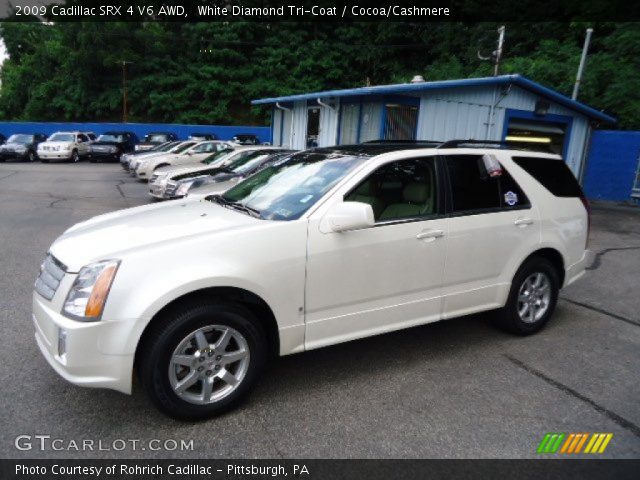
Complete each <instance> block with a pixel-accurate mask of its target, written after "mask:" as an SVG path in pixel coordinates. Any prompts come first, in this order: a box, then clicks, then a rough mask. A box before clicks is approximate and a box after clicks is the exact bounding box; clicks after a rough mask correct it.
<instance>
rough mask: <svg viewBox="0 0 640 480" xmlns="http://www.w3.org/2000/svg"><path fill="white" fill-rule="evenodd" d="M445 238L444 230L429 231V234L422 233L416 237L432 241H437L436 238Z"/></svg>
mask: <svg viewBox="0 0 640 480" xmlns="http://www.w3.org/2000/svg"><path fill="white" fill-rule="evenodd" d="M440 237H444V232H443V231H442V230H429V231H428V232H421V233H419V234H418V235H416V238H417V239H418V240H425V239H431V240H435V239H436V238H440Z"/></svg>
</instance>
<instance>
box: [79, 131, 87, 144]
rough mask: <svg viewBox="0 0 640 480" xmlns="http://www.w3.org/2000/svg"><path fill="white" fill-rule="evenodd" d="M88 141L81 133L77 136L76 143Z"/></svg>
mask: <svg viewBox="0 0 640 480" xmlns="http://www.w3.org/2000/svg"><path fill="white" fill-rule="evenodd" d="M88 141H89V137H87V136H86V135H83V134H82V133H81V134H80V135H78V142H88Z"/></svg>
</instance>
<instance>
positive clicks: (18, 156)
mask: <svg viewBox="0 0 640 480" xmlns="http://www.w3.org/2000/svg"><path fill="white" fill-rule="evenodd" d="M28 156H29V153H28V151H24V152H16V151H13V152H11V151H6V150H5V151H4V152H0V160H2V161H5V160H26V159H27V158H28Z"/></svg>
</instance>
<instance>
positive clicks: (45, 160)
mask: <svg viewBox="0 0 640 480" xmlns="http://www.w3.org/2000/svg"><path fill="white" fill-rule="evenodd" d="M40 163H49V160H47V159H46V158H41V159H40Z"/></svg>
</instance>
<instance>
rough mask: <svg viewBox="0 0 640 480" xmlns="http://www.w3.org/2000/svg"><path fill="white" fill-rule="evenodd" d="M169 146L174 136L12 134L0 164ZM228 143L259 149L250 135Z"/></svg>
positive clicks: (198, 136) (200, 137) (0, 139)
mask: <svg viewBox="0 0 640 480" xmlns="http://www.w3.org/2000/svg"><path fill="white" fill-rule="evenodd" d="M213 140H217V139H216V136H215V135H213V134H210V133H192V134H191V135H189V141H191V142H194V143H195V142H202V141H213ZM169 142H178V136H177V135H176V134H175V133H172V132H151V133H149V134H147V135H145V137H144V139H143V140H142V141H140V140H139V139H138V137H137V135H136V134H135V133H134V132H130V131H108V132H105V133H103V134H101V135H99V136H98V135H96V134H95V133H93V132H80V131H73V132H56V133H54V134H52V135H50V136H49V137H47V136H46V135H44V134H42V133H16V134H14V135H11V136H10V137H9V138H4V136H2V135H0V161H6V160H22V161H28V162H35V161H37V160H40V161H41V162H45V163H47V162H61V161H71V162H79V161H80V160H83V159H88V160H89V161H91V162H106V161H118V160H120V158H121V157H122V156H123V155H125V154H129V153H138V152H147V151H152V150H153V149H154V148H156V147H157V146H159V145H164V144H166V143H169ZM228 143H230V144H234V145H259V144H260V140H259V139H258V137H257V136H256V135H253V134H237V135H235V136H234V137H233V138H232V139H231V140H230V141H229V142H228Z"/></svg>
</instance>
